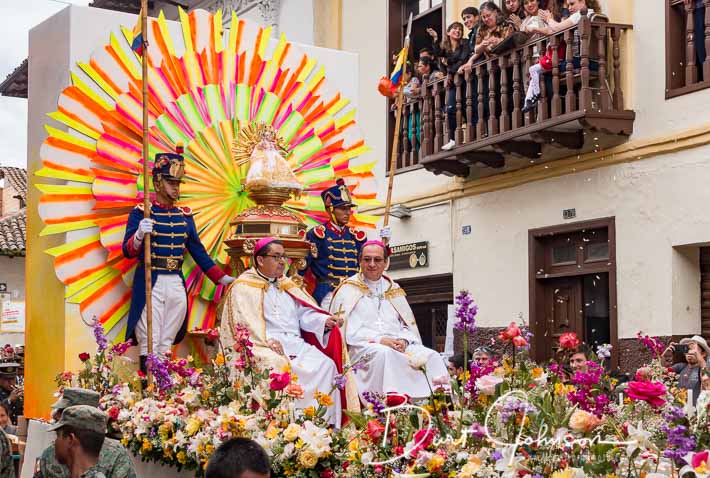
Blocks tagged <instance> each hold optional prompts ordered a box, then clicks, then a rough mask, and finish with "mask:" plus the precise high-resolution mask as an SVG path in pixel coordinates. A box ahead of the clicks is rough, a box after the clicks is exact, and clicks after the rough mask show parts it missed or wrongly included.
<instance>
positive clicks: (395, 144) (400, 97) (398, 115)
mask: <svg viewBox="0 0 710 478" xmlns="http://www.w3.org/2000/svg"><path fill="white" fill-rule="evenodd" d="M411 33H412V14H411V13H410V14H409V21H408V22H407V36H405V37H404V48H403V49H402V51H403V54H402V56H403V64H402V76H401V77H400V80H399V88H398V90H397V103H396V108H395V111H396V112H395V122H394V138H393V139H392V154H391V156H390V167H389V174H390V177H389V184H388V185H387V202H385V219H384V222H383V224H382V227H387V224H389V220H390V208H391V207H392V188H393V187H394V171H395V169H397V150H398V149H399V128H400V125H401V122H402V109H403V108H402V107H403V106H404V105H403V104H404V81H403V80H404V73H405V72H406V71H407V56H408V55H409V35H410V34H411ZM388 242H389V239H388V238H385V239H384V243H385V244H387V243H388Z"/></svg>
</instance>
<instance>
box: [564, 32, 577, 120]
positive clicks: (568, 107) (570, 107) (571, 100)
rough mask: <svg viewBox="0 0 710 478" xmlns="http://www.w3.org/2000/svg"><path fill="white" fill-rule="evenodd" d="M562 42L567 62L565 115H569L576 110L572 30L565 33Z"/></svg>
mask: <svg viewBox="0 0 710 478" xmlns="http://www.w3.org/2000/svg"><path fill="white" fill-rule="evenodd" d="M564 40H565V43H566V44H567V48H566V49H565V60H566V61H567V66H566V68H565V81H566V83H565V84H566V86H567V95H566V96H565V113H571V112H573V111H576V110H577V95H576V94H575V92H574V52H573V51H572V43H573V41H574V32H573V31H572V30H567V31H565V35H564Z"/></svg>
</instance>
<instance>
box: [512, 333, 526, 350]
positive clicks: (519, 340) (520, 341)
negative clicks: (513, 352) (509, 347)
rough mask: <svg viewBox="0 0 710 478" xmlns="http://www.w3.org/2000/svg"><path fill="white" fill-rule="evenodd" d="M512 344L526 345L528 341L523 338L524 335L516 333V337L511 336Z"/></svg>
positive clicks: (517, 345)
mask: <svg viewBox="0 0 710 478" xmlns="http://www.w3.org/2000/svg"><path fill="white" fill-rule="evenodd" d="M513 345H515V346H516V347H525V346H527V345H528V341H527V340H525V338H524V337H522V336H520V335H518V336H517V337H513Z"/></svg>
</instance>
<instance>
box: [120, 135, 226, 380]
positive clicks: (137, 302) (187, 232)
mask: <svg viewBox="0 0 710 478" xmlns="http://www.w3.org/2000/svg"><path fill="white" fill-rule="evenodd" d="M182 152H183V150H182V146H181V145H178V147H177V148H176V153H160V154H156V155H155V163H154V165H153V187H154V189H155V201H153V203H152V204H151V210H150V219H146V218H144V214H143V204H142V203H141V204H139V205H137V206H136V207H135V209H133V211H131V214H130V216H129V217H128V224H127V226H126V234H125V236H124V239H123V254H124V255H125V256H126V257H129V258H132V257H137V258H138V261H139V262H138V267H137V268H136V273H135V277H134V279H133V294H132V296H131V308H130V310H129V312H128V327H127V329H126V340H128V339H129V338H130V339H133V340H134V342H137V343H138V346H139V348H140V356H141V369H142V370H144V371H145V360H146V355H147V353H148V331H147V321H146V314H145V302H146V301H145V266H144V264H143V254H144V251H145V248H144V247H143V240H144V238H145V237H146V236H148V237H150V241H151V243H150V245H151V283H152V289H151V292H152V298H153V302H152V311H153V312H152V321H153V353H155V354H159V355H165V354H166V353H167V352H169V351H170V349H171V347H172V345H173V344H174V343H179V342H180V341H181V340H182V338H183V337H184V335H185V332H186V331H187V292H186V289H185V279H184V278H183V276H182V264H183V260H184V256H185V253H186V252H189V253H190V255H191V256H192V258H193V259H194V261H195V262H196V263H197V265H198V266H199V267H200V269H202V271H203V272H204V273H205V274H206V275H207V276H208V277H209V278H210V279H211V280H212V281H213V282H215V283H219V284H223V285H227V284H229V283H230V282H232V281H233V280H234V277H231V276H229V275H227V274H225V273H224V271H222V269H220V268H219V266H217V265H216V264H215V263H214V262H213V261H212V259H211V258H210V256H209V254H207V251H205V247H204V246H203V245H202V243H201V242H200V238H199V236H198V234H197V228H196V227H195V220H194V219H193V217H192V211H191V210H190V208H189V207H185V206H176V205H175V203H176V202H177V201H178V199H179V198H180V183H181V182H182V178H183V176H184V175H185V165H184V160H183V157H182Z"/></svg>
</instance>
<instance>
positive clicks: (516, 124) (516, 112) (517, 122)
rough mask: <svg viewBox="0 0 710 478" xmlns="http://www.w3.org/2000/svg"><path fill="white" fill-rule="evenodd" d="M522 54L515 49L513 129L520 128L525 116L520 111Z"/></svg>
mask: <svg viewBox="0 0 710 478" xmlns="http://www.w3.org/2000/svg"><path fill="white" fill-rule="evenodd" d="M520 80H521V78H520V55H519V54H518V50H517V49H516V50H513V118H512V120H513V129H516V128H520V127H521V126H522V125H523V121H522V120H523V118H522V115H521V112H520V109H521V106H520V103H521V101H520V99H521V95H520V86H521V83H522V82H521V81H520Z"/></svg>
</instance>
